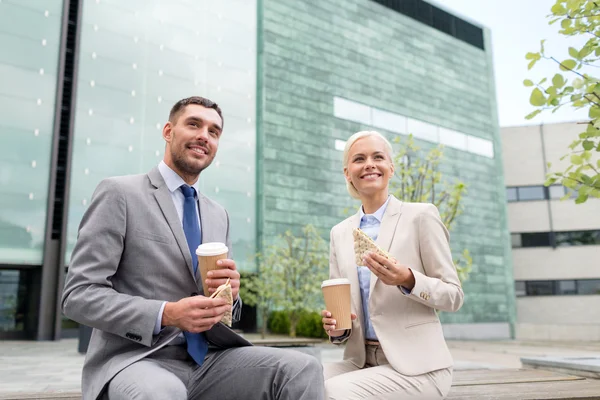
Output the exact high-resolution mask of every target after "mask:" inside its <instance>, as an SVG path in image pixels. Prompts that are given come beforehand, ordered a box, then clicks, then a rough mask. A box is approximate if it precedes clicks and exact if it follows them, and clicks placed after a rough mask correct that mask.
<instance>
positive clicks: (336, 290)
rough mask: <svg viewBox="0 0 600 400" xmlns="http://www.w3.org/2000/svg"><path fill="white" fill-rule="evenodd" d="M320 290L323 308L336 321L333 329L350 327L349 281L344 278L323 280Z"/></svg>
mask: <svg viewBox="0 0 600 400" xmlns="http://www.w3.org/2000/svg"><path fill="white" fill-rule="evenodd" d="M321 290H322V291H323V297H324V298H325V308H326V309H327V311H329V312H330V313H331V318H333V319H335V321H336V325H335V329H336V330H341V329H351V328H352V318H350V312H351V307H350V281H349V280H348V279H345V278H340V279H329V280H326V281H323V284H322V285H321Z"/></svg>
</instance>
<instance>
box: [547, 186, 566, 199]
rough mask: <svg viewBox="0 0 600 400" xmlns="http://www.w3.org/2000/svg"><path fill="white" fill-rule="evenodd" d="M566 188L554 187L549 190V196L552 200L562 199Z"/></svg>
mask: <svg viewBox="0 0 600 400" xmlns="http://www.w3.org/2000/svg"><path fill="white" fill-rule="evenodd" d="M565 189H566V188H565V187H564V186H561V185H552V186H550V187H549V188H548V194H549V196H550V198H551V199H562V198H563V197H564V195H565V193H566V192H565Z"/></svg>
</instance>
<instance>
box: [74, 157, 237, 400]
mask: <svg viewBox="0 0 600 400" xmlns="http://www.w3.org/2000/svg"><path fill="white" fill-rule="evenodd" d="M199 206H200V217H201V225H202V241H203V242H223V243H226V244H227V246H228V247H229V249H231V242H230V240H229V217H228V215H227V212H226V211H225V209H224V208H223V207H221V206H220V205H219V204H217V203H215V202H214V201H212V200H210V199H208V198H206V197H204V196H203V195H201V194H200V195H199ZM229 257H231V253H230V254H229ZM193 293H194V294H195V293H202V283H201V281H200V279H195V277H194V275H193V266H192V258H191V255H190V251H189V248H188V245H187V242H186V239H185V234H184V232H183V228H182V224H181V221H179V217H178V215H177V211H176V209H175V206H174V204H173V200H172V198H171V194H170V192H169V189H168V187H167V186H166V184H165V182H164V180H163V178H162V175H161V174H160V172H159V171H158V168H154V169H152V170H151V171H150V172H149V173H148V174H142V175H131V176H121V177H114V178H108V179H105V180H103V181H102V182H100V184H99V185H98V187H97V189H96V191H95V193H94V196H93V198H92V201H91V204H90V206H89V208H88V209H87V211H86V213H85V215H84V216H83V219H82V221H81V225H80V227H79V235H78V239H77V244H76V245H75V248H74V250H73V254H72V257H71V263H70V266H69V271H68V275H67V279H66V283H65V288H64V292H63V297H62V309H63V312H64V314H65V315H66V316H67V317H69V318H71V319H73V320H75V321H77V322H79V323H81V324H85V325H88V326H91V327H93V328H94V330H93V333H92V338H91V341H90V345H89V348H88V351H87V355H86V359H85V363H84V366H83V377H82V389H83V398H84V399H96V398H98V397H99V396H100V395H102V393H103V391H104V389H105V388H106V385H107V383H108V382H109V381H110V380H111V379H112V378H113V377H114V376H115V375H116V374H117V373H118V372H119V371H121V370H122V369H123V368H125V367H127V366H129V365H130V364H132V363H134V362H135V361H137V360H139V359H141V358H143V357H146V356H148V355H149V354H151V353H153V352H155V351H156V350H158V349H160V348H161V347H164V346H165V345H167V344H168V343H169V342H170V341H171V340H173V339H174V338H175V337H176V336H177V335H178V334H179V333H180V330H179V329H177V328H174V327H168V328H165V329H163V330H162V331H161V333H160V334H159V335H156V336H153V329H154V326H155V323H156V320H157V316H158V313H159V311H160V307H161V305H162V303H163V302H164V301H178V300H180V299H182V298H184V297H188V296H190V295H192V294H193ZM240 310H241V303H239V304H238V307H236V309H234V313H233V314H234V320H239V316H240ZM208 336H209V334H208V333H207V337H208ZM221 344H222V343H221Z"/></svg>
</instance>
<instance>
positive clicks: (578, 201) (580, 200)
mask: <svg viewBox="0 0 600 400" xmlns="http://www.w3.org/2000/svg"><path fill="white" fill-rule="evenodd" d="M587 199H588V195H587V194H580V195H579V196H577V198H576V199H575V204H583V203H585V202H586V201H587Z"/></svg>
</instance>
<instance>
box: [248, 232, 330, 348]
mask: <svg viewBox="0 0 600 400" xmlns="http://www.w3.org/2000/svg"><path fill="white" fill-rule="evenodd" d="M256 259H257V261H258V275H254V276H252V277H250V279H248V280H247V282H246V283H245V286H246V289H245V290H244V292H242V296H244V297H243V299H244V302H246V303H247V304H248V305H251V306H257V308H258V310H259V313H260V316H261V318H262V329H261V333H262V335H263V337H264V334H265V331H266V327H267V319H268V315H269V311H270V310H272V309H281V310H285V311H286V312H287V313H288V314H289V319H290V336H292V337H295V336H296V327H297V325H298V321H299V319H300V317H301V316H302V315H303V313H304V312H310V311H315V310H318V309H319V307H320V306H321V304H322V301H321V298H322V296H321V282H322V281H323V280H325V279H327V276H328V268H329V252H328V248H327V243H326V242H325V240H323V238H322V237H321V236H320V235H319V232H318V231H317V229H316V228H315V227H314V226H313V225H310V224H309V225H306V226H304V227H303V228H302V234H301V235H299V236H295V235H294V234H293V233H292V232H291V231H289V230H288V231H286V232H285V233H284V234H283V235H280V236H279V237H278V240H277V241H276V242H275V243H273V244H271V245H269V246H267V247H266V248H265V251H264V253H262V254H258V255H257V257H256Z"/></svg>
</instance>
